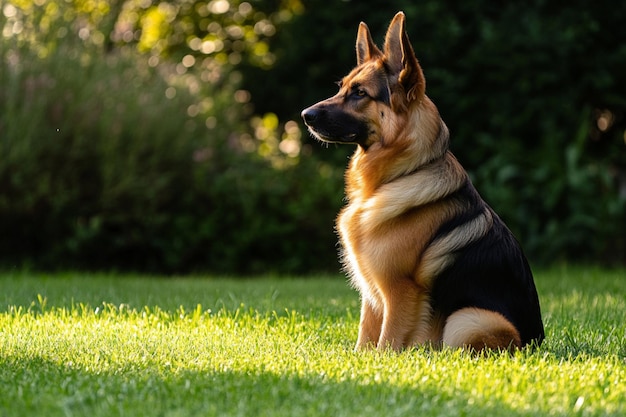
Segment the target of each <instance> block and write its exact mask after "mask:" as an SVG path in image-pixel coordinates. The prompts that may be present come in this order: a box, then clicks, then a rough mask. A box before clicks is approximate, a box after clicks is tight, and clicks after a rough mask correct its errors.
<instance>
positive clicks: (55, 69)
mask: <svg viewBox="0 0 626 417" xmlns="http://www.w3.org/2000/svg"><path fill="white" fill-rule="evenodd" d="M0 5H1V10H0V31H1V34H0V265H2V266H4V267H9V268H13V267H30V268H37V269H40V268H45V269H52V268H53V269H67V268H79V269H92V270H93V269H104V270H133V271H143V272H155V273H185V272H193V271H196V272H197V271H211V272H221V273H237V274H242V273H260V272H275V273H307V272H321V271H336V270H337V269H338V262H337V260H336V245H335V244H336V236H335V234H334V231H333V222H334V217H335V215H336V213H337V211H338V210H339V209H340V207H341V205H342V204H343V202H342V198H343V170H344V168H345V165H346V163H347V158H348V156H349V154H350V153H351V151H352V149H350V148H349V147H333V146H331V147H330V149H327V148H326V147H324V146H321V145H320V144H318V143H316V142H315V141H314V140H312V139H311V138H310V137H309V136H308V134H307V133H306V132H305V131H304V129H303V127H302V125H301V123H300V120H299V112H300V110H301V109H302V108H304V107H306V106H308V105H310V104H312V103H314V102H316V101H318V100H321V99H323V98H326V97H328V96H330V95H332V94H334V92H335V89H336V86H335V85H334V81H337V80H338V79H339V78H340V77H341V76H342V75H344V74H345V73H347V72H348V71H349V70H350V69H351V68H352V66H353V65H354V62H355V56H354V40H355V35H356V28H357V25H358V23H359V21H361V20H364V21H366V22H367V23H368V24H369V26H370V28H371V30H372V33H373V35H374V37H375V39H376V40H378V41H379V42H382V38H383V36H384V31H385V29H386V26H387V24H388V22H389V20H390V19H391V18H392V17H393V15H394V14H395V12H397V11H398V10H404V11H405V13H406V14H407V19H408V31H409V35H410V37H411V40H412V42H413V44H414V46H415V50H416V53H417V55H418V57H419V59H420V61H421V63H422V65H423V67H424V70H425V74H426V77H427V82H428V87H427V90H428V94H429V96H430V97H431V98H432V99H433V100H434V101H435V103H436V104H437V105H438V107H439V109H440V112H441V113H442V116H443V117H444V120H445V121H446V122H447V124H448V126H449V127H450V130H451V132H452V149H453V151H454V152H455V154H456V155H457V157H458V158H459V159H460V161H461V162H462V163H463V164H464V166H465V167H466V168H467V169H468V171H469V172H470V174H471V176H472V179H473V181H474V183H475V184H476V186H477V188H478V189H479V190H480V191H481V193H482V194H483V196H484V197H485V199H486V200H487V201H488V202H489V203H490V204H491V205H492V206H493V207H494V208H495V209H496V211H497V212H498V213H499V214H500V215H501V217H502V218H503V219H504V220H505V221H506V222H507V223H508V225H509V226H510V227H511V229H512V230H513V232H514V233H515V234H516V235H517V237H518V238H519V240H520V241H521V242H522V245H523V246H524V248H525V250H526V252H527V254H528V255H529V258H530V259H531V262H534V263H539V264H540V263H552V262H555V261H570V262H594V263H599V264H622V265H624V264H626V76H625V74H626V2H615V1H608V0H594V1H593V2H592V1H591V0H573V1H571V2H569V3H567V6H562V5H558V4H557V3H555V2H547V1H545V0H530V1H528V2H505V3H497V2H492V1H487V0H472V1H459V0H454V1H453V0H423V1H410V0H403V1H389V0H384V1H383V0H370V1H367V2H357V1H356V0H352V1H333V2H328V1H325V2H322V1H313V0H311V1H307V0H266V1H254V0H248V1H241V0H210V1H207V0H177V1H173V0H172V1H157V0H57V1H46V0H35V1H32V0H3V1H2V2H1V3H0Z"/></svg>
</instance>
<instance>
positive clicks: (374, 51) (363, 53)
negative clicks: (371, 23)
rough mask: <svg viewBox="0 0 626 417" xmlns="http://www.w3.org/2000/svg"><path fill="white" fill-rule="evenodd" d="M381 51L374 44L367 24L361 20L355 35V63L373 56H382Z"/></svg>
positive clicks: (362, 61) (359, 63)
mask: <svg viewBox="0 0 626 417" xmlns="http://www.w3.org/2000/svg"><path fill="white" fill-rule="evenodd" d="M382 55H383V53H382V52H380V49H378V47H377V46H376V44H374V41H373V40H372V35H371V34H370V30H369V28H368V27H367V25H366V24H365V23H363V22H361V24H360V25H359V31H358V33H357V35H356V63H357V65H361V64H362V63H364V62H365V61H369V60H370V59H373V58H378V57H382Z"/></svg>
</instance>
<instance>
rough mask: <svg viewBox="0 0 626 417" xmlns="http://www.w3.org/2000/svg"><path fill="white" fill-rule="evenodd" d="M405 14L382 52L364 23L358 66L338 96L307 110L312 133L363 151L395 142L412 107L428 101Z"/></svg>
mask: <svg viewBox="0 0 626 417" xmlns="http://www.w3.org/2000/svg"><path fill="white" fill-rule="evenodd" d="M404 25H405V17H404V13H402V12H399V13H398V14H396V16H395V17H394V18H393V20H392V21H391V24H390V25H389V29H388V30H387V35H386V37H385V45H384V47H383V50H382V51H381V50H380V49H378V47H377V46H376V45H375V44H374V42H373V41H372V36H371V34H370V31H369V29H368V27H367V25H366V24H365V23H361V24H360V25H359V30H358V34H357V41H356V55H357V66H356V68H354V69H353V70H352V71H351V72H350V74H348V75H347V76H346V77H344V78H343V80H341V81H340V83H339V92H338V93H337V94H336V95H335V96H333V97H330V98H328V99H326V100H324V101H321V102H319V103H317V104H315V105H313V106H311V107H309V108H307V109H305V110H303V111H302V118H303V119H304V122H305V124H306V125H307V127H308V128H309V130H310V132H311V133H312V134H313V135H314V136H315V137H317V138H318V139H320V140H322V141H326V142H336V143H352V144H358V145H360V146H361V147H362V148H363V149H367V148H369V147H370V146H371V145H373V144H375V143H384V142H386V141H392V140H393V139H394V138H395V137H397V136H398V133H399V130H400V129H401V128H402V127H403V126H404V125H406V122H407V120H406V117H407V113H408V112H409V110H410V109H411V107H412V106H413V105H414V104H416V103H419V102H421V101H422V99H423V98H424V90H425V80H424V75H423V73H422V69H421V68H420V66H419V64H418V62H417V58H416V57H415V53H414V51H413V47H412V46H411V43H410V42H409V37H408V35H407V33H406V31H405V28H404Z"/></svg>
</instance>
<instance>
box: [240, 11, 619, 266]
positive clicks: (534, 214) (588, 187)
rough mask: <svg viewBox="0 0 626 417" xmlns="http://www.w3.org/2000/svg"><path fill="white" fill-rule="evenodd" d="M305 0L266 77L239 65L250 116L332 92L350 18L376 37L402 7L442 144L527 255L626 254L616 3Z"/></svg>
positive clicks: (351, 27) (344, 59) (285, 109)
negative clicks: (324, 0) (253, 110)
mask: <svg viewBox="0 0 626 417" xmlns="http://www.w3.org/2000/svg"><path fill="white" fill-rule="evenodd" d="M306 5H307V10H306V12H305V13H304V14H303V15H301V16H299V17H298V18H297V19H294V20H293V21H292V22H290V23H289V24H288V25H287V26H283V27H282V30H281V31H279V33H278V34H277V37H276V38H275V39H274V41H275V46H274V48H275V52H276V55H277V57H278V61H277V65H276V67H275V68H274V69H272V70H271V71H270V72H269V73H267V74H266V75H263V76H264V77H265V79H266V80H268V82H264V83H255V82H254V80H255V79H258V78H259V77H261V76H262V75H259V73H260V72H261V70H259V69H253V68H249V69H248V70H247V71H248V72H246V73H245V74H246V76H245V77H244V80H245V82H246V88H249V89H250V90H251V91H252V94H253V97H263V99H262V100H258V101H255V103H256V105H257V107H258V108H259V109H260V111H267V109H268V108H271V109H272V110H273V111H275V112H277V113H278V114H279V115H282V117H295V116H294V113H293V111H294V107H295V108H296V109H298V108H303V107H305V106H308V105H310V104H312V103H314V102H316V101H318V100H320V99H322V98H325V97H327V96H329V95H332V94H334V93H335V91H336V87H335V86H334V85H333V81H336V80H338V79H339V78H340V77H341V76H342V75H344V74H346V73H347V71H348V70H349V69H351V68H352V67H353V66H354V63H355V54H354V40H355V37H356V29H357V25H358V22H359V21H360V20H363V21H366V23H368V25H369V27H370V29H371V30H372V34H373V36H374V39H375V40H376V42H377V43H379V44H382V42H383V37H384V32H385V30H386V27H387V24H388V22H389V21H390V19H391V18H392V17H393V15H394V14H395V13H396V12H397V11H398V10H404V11H405V13H406V14H407V25H408V26H407V30H408V31H409V36H410V38H411V41H412V43H413V45H414V48H415V51H416V54H417V56H418V58H419V60H420V62H421V64H422V66H423V67H424V71H425V75H426V79H427V94H428V95H429V96H430V97H431V98H432V99H433V100H434V101H435V103H436V104H437V105H438V107H439V110H440V112H441V113H442V116H443V118H444V120H445V121H446V123H447V124H448V126H449V127H450V130H451V133H452V150H453V151H454V152H455V154H456V155H457V157H458V158H459V159H460V160H461V162H462V163H463V165H464V166H465V167H466V168H467V169H468V170H469V171H470V173H471V174H472V178H473V180H474V182H475V184H476V186H477V188H478V189H479V191H481V192H482V193H483V195H484V197H485V199H486V200H487V201H488V202H489V203H491V205H492V206H493V207H494V208H495V209H496V211H497V212H498V213H500V215H501V216H502V217H503V218H504V220H505V221H506V222H507V223H508V225H509V226H510V227H511V228H512V229H513V231H514V232H515V234H516V235H517V236H518V238H519V239H520V240H521V242H522V245H523V246H524V247H525V248H526V250H527V252H528V253H529V255H530V257H531V258H532V259H533V260H536V261H543V262H552V261H554V260H555V259H557V258H560V259H570V260H580V259H587V260H594V261H601V262H618V263H624V262H626V191H625V190H626V146H625V145H626V143H625V142H626V117H625V116H626V77H624V76H622V74H626V46H625V45H626V25H625V24H624V20H623V16H624V15H626V3H616V2H611V1H600V2H597V1H594V2H591V1H586V0H579V1H575V2H574V3H568V5H567V7H564V6H560V5H556V4H554V3H553V2H545V1H542V0H536V1H531V2H523V3H520V2H508V3H505V4H501V3H497V4H496V3H493V2H489V1H486V0H485V1H482V0H478V1H472V2H462V1H421V2H414V1H394V2H387V1H376V0H374V1H371V2H354V1H347V2H337V3H333V5H332V7H325V6H322V5H321V4H319V3H316V2H306ZM294 68H297V71H294V70H293V69H294ZM272 80H276V82H272ZM284 86H287V87H284ZM294 103H298V106H294V105H293V104H294ZM265 106H267V107H265Z"/></svg>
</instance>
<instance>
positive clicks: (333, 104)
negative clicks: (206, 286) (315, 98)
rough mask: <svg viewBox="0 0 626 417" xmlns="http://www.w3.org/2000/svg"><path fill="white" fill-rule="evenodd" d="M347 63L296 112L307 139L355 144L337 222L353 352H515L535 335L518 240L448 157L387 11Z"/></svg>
mask: <svg viewBox="0 0 626 417" xmlns="http://www.w3.org/2000/svg"><path fill="white" fill-rule="evenodd" d="M356 55H357V64H358V65H357V67H356V68H354V69H353V70H352V72H350V73H349V74H348V75H347V76H346V77H344V78H343V80H342V81H341V82H340V83H339V85H340V87H339V92H338V93H337V94H336V95H335V96H333V97H330V98H328V99H326V100H324V101H321V102H319V103H317V104H315V105H313V106H311V107H309V108H307V109H305V110H304V111H302V117H303V119H304V122H305V124H306V125H307V127H308V128H309V130H310V132H311V133H312V135H313V136H315V137H316V138H318V139H320V140H322V141H325V142H332V143H349V144H356V145H357V147H356V151H355V152H354V155H353V156H352V157H351V160H350V163H349V167H348V169H347V172H346V194H347V201H348V203H347V205H346V206H345V207H344V208H343V209H342V211H341V212H340V214H339V216H338V218H337V230H338V233H339V236H340V240H341V243H342V246H343V250H342V258H343V263H344V267H345V269H346V270H347V272H348V273H349V275H350V278H351V282H352V284H353V285H354V286H355V287H356V289H357V290H358V291H359V292H360V295H361V301H362V305H361V318H360V325H359V336H358V341H357V344H356V349H361V348H378V349H388V348H391V349H394V350H401V349H403V348H407V347H411V346H416V345H422V344H427V345H431V346H433V347H435V348H440V347H443V346H450V347H460V348H466V349H469V350H474V351H481V350H483V349H496V350H515V349H517V348H521V347H523V346H525V345H528V344H532V345H539V344H540V343H541V341H542V340H543V338H544V330H543V323H542V320H541V312H540V307H539V299H538V297H537V290H536V289H535V284H534V281H533V276H532V273H531V271H530V267H529V265H528V261H527V260H526V257H525V256H524V254H523V253H522V250H521V248H520V246H519V243H518V242H517V240H516V239H515V237H513V235H512V234H511V232H510V231H509V229H508V228H507V227H506V226H505V225H504V223H503V222H502V220H500V218H499V217H498V216H497V215H496V213H495V212H494V211H493V210H492V209H491V208H490V207H489V206H488V205H487V204H486V203H485V202H484V201H483V200H482V199H481V197H480V195H479V194H478V192H477V191H476V189H475V188H474V186H473V185H472V183H471V182H470V179H469V177H468V175H467V173H466V172H465V170H464V169H463V168H462V167H461V165H460V164H459V162H458V161H457V160H456V158H455V157H454V156H453V155H452V153H450V151H449V150H448V142H449V134H448V129H447V127H446V125H445V124H444V122H443V121H442V119H441V117H440V116H439V112H438V110H437V108H436V107H435V105H434V104H433V102H432V101H431V100H430V99H429V98H428V97H427V96H426V95H425V80H424V75H423V73H422V69H421V67H420V65H419V64H418V61H417V58H416V57H415V53H414V51H413V47H412V46H411V44H410V43H409V38H408V35H407V33H406V31H405V17H404V14H403V13H402V12H400V13H398V14H397V15H396V16H395V17H394V19H393V21H392V22H391V24H390V25H389V29H388V30H387V34H386V37H385V45H384V48H383V50H382V51H381V50H380V49H378V47H377V46H376V45H375V44H374V42H373V41H372V37H371V35H370V32H369V29H368V27H367V25H366V24H365V23H361V24H360V26H359V30H358V35H357V42H356Z"/></svg>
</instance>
